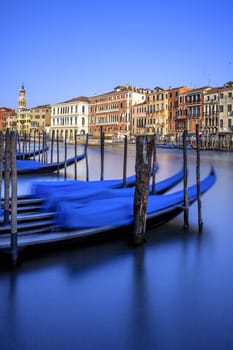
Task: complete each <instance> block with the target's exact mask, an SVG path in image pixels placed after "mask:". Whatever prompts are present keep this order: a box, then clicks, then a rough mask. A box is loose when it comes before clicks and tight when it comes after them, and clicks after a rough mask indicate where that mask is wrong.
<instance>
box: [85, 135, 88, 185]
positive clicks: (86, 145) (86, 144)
mask: <svg viewBox="0 0 233 350" xmlns="http://www.w3.org/2000/svg"><path fill="white" fill-rule="evenodd" d="M88 140H89V135H88V134H86V143H85V147H84V153H85V155H86V158H85V159H86V180H87V181H89V166H88V156H87V147H88Z"/></svg>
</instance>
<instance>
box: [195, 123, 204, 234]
mask: <svg viewBox="0 0 233 350" xmlns="http://www.w3.org/2000/svg"><path fill="white" fill-rule="evenodd" d="M199 130H200V127H199V124H197V125H196V143H197V148H196V152H197V166H196V181H197V208H198V230H199V232H202V228H203V222H202V212H201V188H200V137H199Z"/></svg>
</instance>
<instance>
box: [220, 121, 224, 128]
mask: <svg viewBox="0 0 233 350" xmlns="http://www.w3.org/2000/svg"><path fill="white" fill-rule="evenodd" d="M220 128H221V129H222V128H223V119H220Z"/></svg>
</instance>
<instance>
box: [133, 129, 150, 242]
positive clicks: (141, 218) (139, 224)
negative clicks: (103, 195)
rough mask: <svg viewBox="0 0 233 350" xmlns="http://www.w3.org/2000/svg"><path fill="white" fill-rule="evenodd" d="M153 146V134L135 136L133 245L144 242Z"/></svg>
mask: <svg viewBox="0 0 233 350" xmlns="http://www.w3.org/2000/svg"><path fill="white" fill-rule="evenodd" d="M153 148H154V136H153V135H139V136H137V137H136V164H135V170H136V187H135V192H134V227H133V237H132V242H131V243H133V244H134V245H139V244H142V243H144V242H145V232H146V217H147V203H148V194H149V182H150V169H151V160H152V153H153Z"/></svg>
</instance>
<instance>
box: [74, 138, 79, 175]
mask: <svg viewBox="0 0 233 350" xmlns="http://www.w3.org/2000/svg"><path fill="white" fill-rule="evenodd" d="M77 143H78V142H77V133H76V132H75V134H74V156H75V162H74V179H75V180H77V154H78V150H77Z"/></svg>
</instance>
